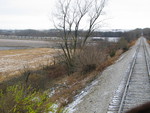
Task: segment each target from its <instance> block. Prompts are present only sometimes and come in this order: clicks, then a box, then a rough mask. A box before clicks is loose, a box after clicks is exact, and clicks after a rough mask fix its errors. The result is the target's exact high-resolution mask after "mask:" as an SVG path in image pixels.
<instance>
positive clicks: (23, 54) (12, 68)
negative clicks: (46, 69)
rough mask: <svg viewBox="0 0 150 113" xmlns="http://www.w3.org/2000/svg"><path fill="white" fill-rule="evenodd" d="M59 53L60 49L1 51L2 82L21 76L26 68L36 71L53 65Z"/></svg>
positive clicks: (0, 79)
mask: <svg viewBox="0 0 150 113" xmlns="http://www.w3.org/2000/svg"><path fill="white" fill-rule="evenodd" d="M57 52H58V49H51V48H35V49H25V50H5V51H0V72H1V73H0V75H1V76H0V81H3V80H6V79H9V78H10V77H14V76H16V75H18V74H20V71H21V70H23V69H24V67H28V68H30V69H33V70H36V69H37V68H41V66H43V65H48V64H52V63H53V56H55V55H56V54H57ZM6 75H7V76H6Z"/></svg>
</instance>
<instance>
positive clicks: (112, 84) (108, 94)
mask: <svg viewBox="0 0 150 113" xmlns="http://www.w3.org/2000/svg"><path fill="white" fill-rule="evenodd" d="M138 43H139V41H137V43H136V44H135V45H134V46H133V47H132V48H130V49H129V50H128V51H127V52H125V53H124V54H123V55H121V56H120V58H119V59H118V60H117V61H116V62H115V63H114V64H113V65H111V66H109V67H108V68H106V69H105V70H104V71H103V72H102V74H100V75H99V77H98V78H97V79H96V80H95V84H94V85H92V87H91V88H89V90H88V91H85V92H84V93H83V94H82V95H80V96H79V97H77V98H76V100H75V101H74V102H73V103H71V104H70V105H69V106H68V110H69V113H106V112H107V109H108V106H109V103H110V102H111V99H112V97H113V95H114V93H115V91H116V90H117V88H118V86H119V84H120V82H121V80H122V79H123V77H124V76H126V75H127V72H128V70H129V68H130V65H131V62H132V59H133V57H134V54H135V51H136V48H137V45H138Z"/></svg>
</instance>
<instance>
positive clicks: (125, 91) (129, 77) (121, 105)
mask: <svg viewBox="0 0 150 113" xmlns="http://www.w3.org/2000/svg"><path fill="white" fill-rule="evenodd" d="M141 40H142V39H140V44H139V45H138V47H137V49H136V52H135V55H134V58H133V61H132V64H131V68H130V71H129V75H128V79H127V83H126V85H125V89H124V92H123V96H122V98H121V102H120V106H119V109H118V112H117V113H122V109H123V103H124V100H125V97H126V93H127V90H128V87H129V82H130V79H131V75H132V73H133V69H134V66H135V62H136V59H137V54H138V52H139V48H140V46H141Z"/></svg>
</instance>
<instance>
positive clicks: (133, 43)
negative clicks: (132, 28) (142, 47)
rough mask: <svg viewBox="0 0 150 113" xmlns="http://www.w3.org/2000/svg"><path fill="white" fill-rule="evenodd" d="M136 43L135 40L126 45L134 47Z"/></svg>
mask: <svg viewBox="0 0 150 113" xmlns="http://www.w3.org/2000/svg"><path fill="white" fill-rule="evenodd" d="M136 41H137V40H133V41H131V42H130V43H129V44H128V47H132V46H133V45H135V43H136Z"/></svg>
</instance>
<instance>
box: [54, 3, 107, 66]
mask: <svg viewBox="0 0 150 113" xmlns="http://www.w3.org/2000/svg"><path fill="white" fill-rule="evenodd" d="M105 2H106V0H58V4H57V10H56V12H55V14H54V20H55V21H54V25H55V27H56V28H57V29H58V30H60V32H61V33H62V34H61V39H62V42H63V43H61V48H62V50H63V52H64V55H65V59H66V61H67V65H68V67H72V66H73V57H74V56H75V55H76V54H77V53H78V52H79V50H82V49H83V48H84V46H85V44H86V42H87V39H88V38H89V37H90V36H91V34H92V33H93V31H94V30H95V29H97V28H98V26H99V23H100V21H99V18H100V17H101V15H102V14H103V9H104V6H105ZM81 29H84V30H85V31H84V35H82V37H81V35H80V32H81ZM79 47H80V49H79Z"/></svg>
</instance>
